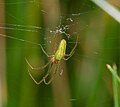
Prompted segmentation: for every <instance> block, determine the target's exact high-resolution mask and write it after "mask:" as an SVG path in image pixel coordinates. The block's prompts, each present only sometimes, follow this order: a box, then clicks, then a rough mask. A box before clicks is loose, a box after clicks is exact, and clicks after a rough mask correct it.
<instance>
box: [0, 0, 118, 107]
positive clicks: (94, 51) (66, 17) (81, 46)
mask: <svg viewBox="0 0 120 107" xmlns="http://www.w3.org/2000/svg"><path fill="white" fill-rule="evenodd" d="M32 3H35V4H34V5H33V7H37V8H40V6H41V5H42V4H40V3H38V1H35V0H33V1H32V0H31V1H29V0H28V1H25V2H19V1H18V2H7V3H0V5H6V6H18V5H23V6H24V5H26V4H32ZM83 6H87V7H88V8H87V9H86V10H82V8H81V9H78V10H77V11H72V12H71V13H69V14H66V13H65V14H62V15H60V16H59V21H58V24H57V26H54V27H51V26H50V27H46V28H45V27H43V26H38V25H37V23H36V25H32V24H31V25H26V24H25V23H24V21H21V20H24V19H17V17H16V16H14V14H13V13H12V12H7V11H6V13H7V14H8V17H9V18H8V19H9V20H12V23H10V21H9V22H6V23H0V29H4V30H6V31H7V32H8V33H7V34H6V35H5V34H0V36H4V37H7V39H8V42H10V41H15V42H19V44H20V45H16V46H15V47H7V48H9V49H12V48H14V49H16V48H20V47H23V43H26V44H28V46H25V48H30V49H31V48H39V49H40V50H41V48H40V45H42V47H43V48H45V49H46V48H47V46H49V45H51V44H52V43H55V44H57V46H58V45H59V42H60V40H59V41H54V40H53V39H54V38H55V35H56V34H58V33H59V35H58V37H57V38H59V37H60V38H62V37H63V38H65V39H66V41H67V47H68V50H67V53H69V52H70V50H71V49H72V48H73V46H74V44H75V43H76V39H75V38H76V35H79V34H80V35H79V41H78V42H77V44H78V46H77V49H76V52H75V54H74V55H73V57H72V58H71V60H72V61H73V62H75V64H77V65H78V66H79V63H82V69H81V70H82V71H85V70H86V69H85V68H86V67H84V66H91V67H89V68H91V69H90V73H92V70H93V69H92V66H95V65H94V63H96V61H99V60H100V61H101V62H103V63H105V64H106V63H108V62H109V63H113V60H112V59H110V58H105V57H104V56H102V53H103V51H104V50H105V49H108V50H111V49H112V48H105V49H104V48H103V46H102V45H101V44H100V42H103V40H102V38H100V37H96V36H89V35H87V34H86V30H89V28H90V26H92V25H91V24H90V23H89V18H90V17H89V16H90V14H97V11H95V10H94V8H95V6H90V5H87V4H83ZM81 10H82V12H81ZM39 11H40V12H41V14H43V15H46V14H49V12H47V11H46V10H44V9H41V8H40V10H39ZM31 17H32V16H31ZM13 22H14V23H13ZM19 22H20V24H19ZM3 24H4V25H5V26H3ZM101 27H103V26H102V25H101ZM98 29H100V27H98ZM16 31H18V32H19V33H27V32H29V33H31V34H37V35H40V36H41V37H42V38H43V40H44V41H45V42H43V41H42V40H39V41H37V42H36V40H35V41H34V40H32V39H29V38H33V37H34V36H35V35H30V36H29V35H27V37H25V38H27V39H25V38H24V37H23V36H21V37H16V35H11V34H10V33H9V32H16ZM44 31H45V32H46V34H47V35H49V36H44V35H45V33H43V32H44ZM98 31H99V30H98ZM42 33H43V34H42ZM91 34H93V33H91ZM61 35H63V36H61ZM84 35H87V36H86V37H84ZM98 35H99V34H98ZM98 38H99V39H98ZM12 39H13V40H12ZM109 39H111V40H114V39H117V37H110V38H109ZM92 42H93V43H92ZM21 44H22V45H21ZM94 44H95V45H94ZM12 46H13V45H12ZM116 48H117V49H118V50H119V47H116ZM46 50H47V49H46ZM48 50H49V49H48ZM53 51H55V49H53V50H51V49H50V50H49V51H48V53H49V54H52V52H53ZM80 52H81V53H80ZM43 54H44V53H43ZM69 62H70V61H68V63H69ZM118 63H119V62H118ZM43 64H44V61H43ZM78 66H76V69H79V67H78ZM77 67H78V68H77ZM82 75H83V77H81V80H83V78H84V77H85V74H84V73H83V72H82ZM103 75H104V73H103ZM91 78H92V77H91ZM85 82H86V83H87V82H88V81H85ZM46 99H49V97H46V98H45V100H46ZM85 99H86V98H75V99H74V98H73V99H70V100H69V101H70V102H79V101H80V100H85ZM104 99H106V100H104V101H101V103H109V102H110V101H111V98H109V97H107V98H104ZM80 105H82V104H80ZM96 105H99V104H96V103H95V104H93V106H96Z"/></svg>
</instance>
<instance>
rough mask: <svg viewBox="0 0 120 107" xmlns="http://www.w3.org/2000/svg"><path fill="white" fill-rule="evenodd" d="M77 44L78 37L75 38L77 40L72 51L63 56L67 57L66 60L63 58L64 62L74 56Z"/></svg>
mask: <svg viewBox="0 0 120 107" xmlns="http://www.w3.org/2000/svg"><path fill="white" fill-rule="evenodd" d="M77 42H78V36H77V38H76V43H75V45H74V47H73V49H72V50H71V52H70V53H69V54H66V55H65V56H67V58H63V59H64V60H68V59H69V58H71V56H72V55H73V54H74V52H75V49H76V47H77Z"/></svg>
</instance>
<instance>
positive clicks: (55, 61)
mask: <svg viewBox="0 0 120 107" xmlns="http://www.w3.org/2000/svg"><path fill="white" fill-rule="evenodd" d="M77 42H78V36H77V37H76V42H75V45H74V47H73V49H72V50H71V52H70V53H69V54H66V40H65V39H62V40H61V41H60V44H59V46H58V49H57V50H56V52H55V54H54V55H48V54H47V53H46V51H45V50H44V49H43V48H42V51H43V52H44V53H45V54H46V56H47V57H49V58H50V60H49V61H48V62H47V63H46V64H45V65H44V66H42V67H40V68H34V67H33V66H32V65H31V64H30V63H29V62H28V60H27V59H26V58H25V60H26V62H27V64H28V66H29V67H30V68H31V69H32V70H43V69H45V68H46V67H47V66H49V67H48V71H47V73H46V74H45V76H44V77H43V78H42V79H41V80H40V81H36V80H35V78H34V77H33V76H32V74H31V73H30V71H29V69H28V73H29V75H30V77H31V78H32V80H33V81H34V82H35V83H36V84H37V85H39V84H41V83H42V82H44V83H45V84H46V85H48V84H50V83H51V82H52V80H53V77H51V79H50V80H49V81H48V82H47V81H46V78H47V77H48V76H49V75H50V73H53V74H56V73H57V72H58V70H59V67H60V62H61V60H68V59H69V58H71V56H72V55H73V54H74V52H75V49H76V47H77ZM54 66H55V68H54ZM62 73H63V71H62V72H60V73H59V74H60V76H61V75H62Z"/></svg>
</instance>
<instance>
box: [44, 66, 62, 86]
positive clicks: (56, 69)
mask: <svg viewBox="0 0 120 107" xmlns="http://www.w3.org/2000/svg"><path fill="white" fill-rule="evenodd" d="M59 66H60V64H58V65H57V67H55V70H54V72H53V74H56V73H57V71H58V69H59ZM51 70H52V69H51ZM53 79H54V77H52V78H51V79H50V80H49V81H48V82H47V81H46V78H44V83H45V84H46V85H49V84H50V83H51V82H52V80H53Z"/></svg>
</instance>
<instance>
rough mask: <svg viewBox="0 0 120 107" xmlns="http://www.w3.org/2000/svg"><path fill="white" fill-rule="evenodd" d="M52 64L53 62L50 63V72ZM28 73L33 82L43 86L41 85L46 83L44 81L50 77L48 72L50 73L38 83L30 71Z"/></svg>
mask: <svg viewBox="0 0 120 107" xmlns="http://www.w3.org/2000/svg"><path fill="white" fill-rule="evenodd" d="M51 64H52V62H51V63H50V66H49V71H50V69H51ZM28 73H29V75H30V77H31V78H32V80H33V81H34V82H35V83H36V84H37V85H39V84H41V83H42V82H43V81H44V79H45V78H47V77H48V75H49V72H48V73H47V74H46V75H45V76H44V77H43V79H41V80H40V81H39V82H37V81H36V80H35V78H34V77H33V76H32V74H31V73H30V71H29V70H28Z"/></svg>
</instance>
